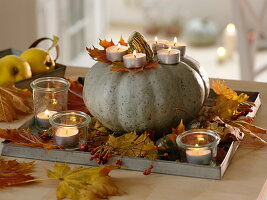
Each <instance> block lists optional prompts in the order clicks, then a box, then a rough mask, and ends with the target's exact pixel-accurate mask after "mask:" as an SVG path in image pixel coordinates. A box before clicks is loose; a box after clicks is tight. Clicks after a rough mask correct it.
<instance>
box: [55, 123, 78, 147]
mask: <svg viewBox="0 0 267 200" xmlns="http://www.w3.org/2000/svg"><path fill="white" fill-rule="evenodd" d="M55 142H56V144H57V145H62V146H64V147H75V146H78V144H79V130H78V128H77V127H58V128H57V129H56V132H55Z"/></svg>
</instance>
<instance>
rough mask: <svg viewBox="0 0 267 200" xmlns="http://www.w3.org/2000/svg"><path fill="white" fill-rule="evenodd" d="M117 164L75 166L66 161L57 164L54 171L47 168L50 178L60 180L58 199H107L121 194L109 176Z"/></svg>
mask: <svg viewBox="0 0 267 200" xmlns="http://www.w3.org/2000/svg"><path fill="white" fill-rule="evenodd" d="M117 168H118V167H116V166H101V167H92V168H83V167H75V168H73V169H71V168H70V167H69V166H68V165H67V164H66V163H62V164H55V165H54V171H52V170H47V176H48V178H49V179H54V180H58V181H59V185H58V188H57V199H65V198H67V199H72V200H91V199H92V200H93V199H107V198H108V197H109V196H114V195H118V194H119V190H118V187H117V186H116V185H115V183H114V182H113V181H112V180H111V178H110V177H109V176H108V174H109V172H110V171H112V170H114V169H117Z"/></svg>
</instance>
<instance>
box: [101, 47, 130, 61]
mask: <svg viewBox="0 0 267 200" xmlns="http://www.w3.org/2000/svg"><path fill="white" fill-rule="evenodd" d="M127 52H128V47H127V46H123V45H121V44H118V46H111V47H108V48H107V49H106V56H107V59H108V60H110V61H112V62H115V61H122V58H123V56H124V55H126V54H127Z"/></svg>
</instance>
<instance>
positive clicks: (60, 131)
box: [49, 110, 91, 148]
mask: <svg viewBox="0 0 267 200" xmlns="http://www.w3.org/2000/svg"><path fill="white" fill-rule="evenodd" d="M90 121H91V118H90V117H89V115H87V114H85V113H84V112H80V111H72V110H70V111H62V112H58V113H56V114H54V115H53V116H52V117H51V118H50V119H49V122H50V124H51V125H52V132H53V136H54V141H55V143H56V144H57V145H62V146H64V147H65V148H77V147H79V145H80V144H84V143H86V141H87V132H88V130H87V127H88V124H89V123H90Z"/></svg>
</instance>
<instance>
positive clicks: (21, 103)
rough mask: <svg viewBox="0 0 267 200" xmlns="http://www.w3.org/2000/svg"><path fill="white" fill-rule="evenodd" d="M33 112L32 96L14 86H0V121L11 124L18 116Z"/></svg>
mask: <svg viewBox="0 0 267 200" xmlns="http://www.w3.org/2000/svg"><path fill="white" fill-rule="evenodd" d="M32 112H33V104H32V94H31V93H30V92H29V91H28V90H22V89H18V88H16V87H15V86H14V85H9V84H8V85H3V86H0V121H4V122H11V121H13V120H15V119H18V114H28V113H32Z"/></svg>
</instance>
